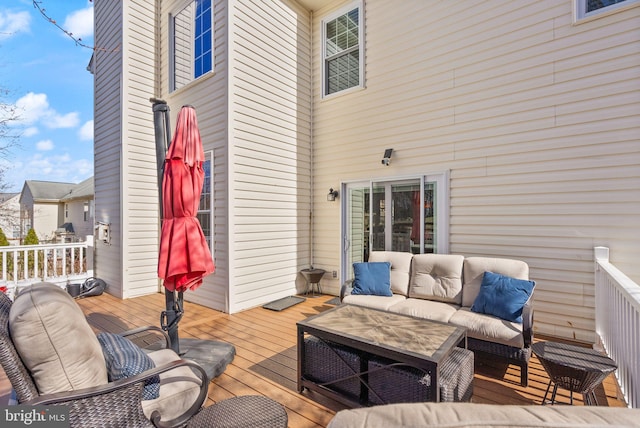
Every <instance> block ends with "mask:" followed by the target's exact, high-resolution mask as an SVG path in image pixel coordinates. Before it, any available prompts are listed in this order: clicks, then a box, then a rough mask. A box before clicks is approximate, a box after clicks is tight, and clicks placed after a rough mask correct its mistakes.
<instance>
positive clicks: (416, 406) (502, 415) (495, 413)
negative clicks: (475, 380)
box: [327, 403, 640, 428]
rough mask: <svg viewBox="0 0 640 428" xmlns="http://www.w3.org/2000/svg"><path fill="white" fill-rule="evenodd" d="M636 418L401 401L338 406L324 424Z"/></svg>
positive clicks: (627, 423) (638, 412) (559, 423)
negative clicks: (351, 406)
mask: <svg viewBox="0 0 640 428" xmlns="http://www.w3.org/2000/svg"><path fill="white" fill-rule="evenodd" d="M638 420H640V409H628V408H623V407H595V406H594V407H591V406H515V405H492V404H476V403H403V404H389V405H384V406H374V407H368V408H361V409H350V410H341V411H339V412H338V413H337V414H336V415H335V416H334V418H333V419H332V420H331V421H330V422H329V425H327V428H388V427H394V428H400V427H407V428H408V427H412V428H413V427H449V428H457V427H521V428H522V427H523V428H534V427H535V428H537V427H545V428H549V427H553V428H557V427H573V428H577V427H603V426H617V427H634V426H638Z"/></svg>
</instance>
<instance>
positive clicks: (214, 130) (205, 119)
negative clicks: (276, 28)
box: [160, 0, 229, 312]
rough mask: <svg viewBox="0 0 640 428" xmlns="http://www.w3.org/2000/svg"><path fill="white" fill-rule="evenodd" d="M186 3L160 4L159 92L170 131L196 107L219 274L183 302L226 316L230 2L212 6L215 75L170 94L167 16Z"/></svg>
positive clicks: (210, 74)
mask: <svg viewBox="0 0 640 428" xmlns="http://www.w3.org/2000/svg"><path fill="white" fill-rule="evenodd" d="M187 3H188V2H186V1H184V0H178V1H167V2H162V9H161V12H160V16H161V18H160V34H161V42H160V46H161V54H160V58H161V64H160V76H161V77H160V87H161V88H162V98H163V99H164V100H166V101H167V104H168V105H169V107H170V109H171V128H172V130H174V129H175V123H176V119H177V117H178V113H179V112H180V108H181V107H182V106H183V105H186V104H190V105H192V106H194V107H195V109H196V115H197V119H198V128H199V130H200V137H201V139H202V145H203V148H204V151H205V154H206V155H209V154H210V153H211V152H212V153H213V159H212V162H213V167H212V171H213V185H214V189H213V198H214V202H213V206H214V212H213V218H214V226H213V230H214V239H213V241H214V249H213V252H212V255H213V259H214V263H215V267H216V270H215V272H214V273H213V274H211V275H208V276H207V277H205V278H204V281H203V284H202V286H201V287H200V288H198V289H197V290H195V291H189V292H187V293H185V294H184V298H185V300H188V301H192V302H197V303H198V304H201V305H204V306H207V307H210V308H213V309H217V310H220V311H226V312H228V304H227V302H228V289H229V269H228V260H229V251H228V247H229V244H228V242H229V239H228V236H229V235H228V199H227V195H228V191H227V187H228V178H227V177H228V166H227V162H228V155H227V153H228V152H227V137H228V133H227V125H228V112H227V109H228V76H227V74H228V28H229V27H228V22H227V19H228V18H227V2H226V1H221V0H216V1H214V2H213V15H214V16H213V19H214V23H213V28H214V64H213V72H211V73H208V74H206V75H205V76H202V77H201V78H200V79H198V80H196V81H194V82H191V83H190V84H187V85H186V86H184V87H182V88H180V89H178V90H176V91H173V92H169V55H170V54H169V28H168V24H169V17H168V15H169V14H170V13H172V14H174V13H176V12H178V11H180V10H181V9H182V8H183V7H184V6H185V5H186V4H187Z"/></svg>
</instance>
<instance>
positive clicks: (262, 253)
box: [229, 0, 311, 313]
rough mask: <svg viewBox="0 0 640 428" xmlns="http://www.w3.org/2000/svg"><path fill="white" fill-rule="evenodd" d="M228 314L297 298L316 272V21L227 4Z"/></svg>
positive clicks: (290, 11)
mask: <svg viewBox="0 0 640 428" xmlns="http://www.w3.org/2000/svg"><path fill="white" fill-rule="evenodd" d="M229 4H230V5H231V8H232V13H231V15H230V18H229V19H230V29H231V34H230V51H231V52H232V54H231V56H230V61H231V62H230V74H229V87H230V100H229V101H230V103H229V112H230V113H229V114H230V118H229V150H230V155H229V168H230V171H229V174H230V175H229V211H230V216H229V232H230V239H229V246H230V251H229V271H230V281H229V287H230V296H229V300H230V304H229V311H230V312H232V313H233V312H237V311H239V310H242V309H246V308H249V307H252V306H256V305H260V304H264V303H267V302H269V301H272V300H275V299H278V298H281V297H285V296H289V295H291V294H295V293H296V280H297V279H298V272H299V271H300V269H302V268H306V267H308V266H309V257H310V248H309V247H310V246H309V215H310V208H311V207H310V182H311V162H310V161H311V157H310V140H311V110H310V105H311V70H310V58H309V52H310V43H311V42H310V27H309V16H308V12H306V11H305V10H303V9H301V8H300V7H299V6H297V5H295V4H292V3H289V2H286V1H272V2H271V1H270V2H263V1H251V0H237V1H231V2H230V3H229Z"/></svg>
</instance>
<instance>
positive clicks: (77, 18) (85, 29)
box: [63, 6, 93, 38]
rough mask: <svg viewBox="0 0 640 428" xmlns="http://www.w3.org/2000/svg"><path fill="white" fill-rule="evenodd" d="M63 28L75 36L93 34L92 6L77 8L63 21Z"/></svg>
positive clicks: (89, 35)
mask: <svg viewBox="0 0 640 428" xmlns="http://www.w3.org/2000/svg"><path fill="white" fill-rule="evenodd" d="M63 28H64V29H66V30H67V31H68V32H70V33H71V34H73V37H76V38H83V37H91V36H93V6H90V7H88V8H86V9H81V10H77V11H75V12H73V13H71V14H70V15H68V16H67V18H66V19H65V21H64V25H63Z"/></svg>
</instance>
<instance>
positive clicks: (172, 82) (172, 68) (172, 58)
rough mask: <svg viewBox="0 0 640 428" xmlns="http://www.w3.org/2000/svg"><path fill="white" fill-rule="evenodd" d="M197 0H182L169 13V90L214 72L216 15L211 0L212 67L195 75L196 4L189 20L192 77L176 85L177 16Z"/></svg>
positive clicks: (175, 89) (184, 85)
mask: <svg viewBox="0 0 640 428" xmlns="http://www.w3.org/2000/svg"><path fill="white" fill-rule="evenodd" d="M195 2H196V0H186V1H182V2H180V3H179V4H178V6H177V7H176V8H175V9H174V10H173V11H171V12H170V13H169V92H174V91H178V90H180V89H182V88H184V87H187V86H189V85H191V84H192V83H193V82H195V81H198V80H201V79H203V78H205V77H207V76H210V75H212V74H213V72H214V68H215V54H214V52H215V37H214V30H215V22H214V19H215V15H214V0H211V69H210V70H209V71H206V72H204V73H203V74H201V75H200V76H198V77H194V74H195V72H194V61H195V52H194V51H195V48H194V47H193V43H194V38H195V29H194V26H195V6H194V8H193V9H194V14H193V15H192V16H191V17H190V19H189V21H190V23H191V31H192V34H191V43H192V47H191V49H192V50H191V55H190V63H189V70H190V71H189V74H190V75H191V78H190V80H189V81H188V82H186V83H183V84H181V85H180V86H179V87H176V76H175V74H176V52H175V42H176V37H175V17H176V16H177V15H178V14H180V13H182V12H183V11H184V10H185V9H186V8H187V7H188V6H189V5H191V4H193V3H195Z"/></svg>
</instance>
